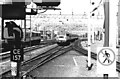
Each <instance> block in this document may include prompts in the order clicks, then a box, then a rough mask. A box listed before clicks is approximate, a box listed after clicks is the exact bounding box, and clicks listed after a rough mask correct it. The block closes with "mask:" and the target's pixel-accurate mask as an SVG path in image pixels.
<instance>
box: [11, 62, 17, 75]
mask: <svg viewBox="0 0 120 79" xmlns="http://www.w3.org/2000/svg"><path fill="white" fill-rule="evenodd" d="M11 75H12V76H16V75H17V63H16V62H11Z"/></svg>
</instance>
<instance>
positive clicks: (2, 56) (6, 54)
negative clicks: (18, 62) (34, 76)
mask: <svg viewBox="0 0 120 79" xmlns="http://www.w3.org/2000/svg"><path fill="white" fill-rule="evenodd" d="M48 45H52V44H44V45H35V46H32V47H26V48H24V53H25V52H29V51H33V50H36V49H39V48H43V47H46V46H48ZM7 58H10V51H7V52H3V53H0V60H4V59H7Z"/></svg>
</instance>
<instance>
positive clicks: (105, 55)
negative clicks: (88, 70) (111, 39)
mask: <svg viewBox="0 0 120 79" xmlns="http://www.w3.org/2000/svg"><path fill="white" fill-rule="evenodd" d="M103 57H105V60H104V61H103V63H105V62H106V61H108V63H111V62H112V61H111V60H110V59H109V58H110V54H109V53H108V52H107V51H105V53H103Z"/></svg>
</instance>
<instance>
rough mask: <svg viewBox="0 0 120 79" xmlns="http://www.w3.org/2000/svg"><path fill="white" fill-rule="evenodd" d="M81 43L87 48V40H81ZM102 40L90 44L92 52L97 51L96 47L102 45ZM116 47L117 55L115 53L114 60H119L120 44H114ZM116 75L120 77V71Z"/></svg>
mask: <svg viewBox="0 0 120 79" xmlns="http://www.w3.org/2000/svg"><path fill="white" fill-rule="evenodd" d="M81 45H82V47H83V48H84V49H86V50H87V42H85V41H83V42H81ZM103 45H104V41H103V40H101V41H95V42H94V43H92V44H91V51H92V52H94V53H97V47H103ZM116 49H117V55H116V61H120V53H119V52H120V45H117V46H116ZM118 77H119V78H120V73H118Z"/></svg>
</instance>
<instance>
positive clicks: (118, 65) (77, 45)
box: [73, 41, 120, 72]
mask: <svg viewBox="0 0 120 79" xmlns="http://www.w3.org/2000/svg"><path fill="white" fill-rule="evenodd" d="M79 42H80V41H79ZM73 49H74V50H76V51H78V52H80V53H81V54H83V55H85V56H87V55H88V51H87V50H85V49H83V48H82V46H81V45H80V43H78V41H76V42H75V43H74V46H73ZM91 58H93V59H94V60H97V54H96V53H94V52H91ZM116 71H118V72H120V62H119V61H116Z"/></svg>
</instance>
